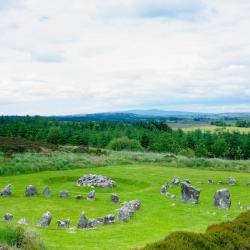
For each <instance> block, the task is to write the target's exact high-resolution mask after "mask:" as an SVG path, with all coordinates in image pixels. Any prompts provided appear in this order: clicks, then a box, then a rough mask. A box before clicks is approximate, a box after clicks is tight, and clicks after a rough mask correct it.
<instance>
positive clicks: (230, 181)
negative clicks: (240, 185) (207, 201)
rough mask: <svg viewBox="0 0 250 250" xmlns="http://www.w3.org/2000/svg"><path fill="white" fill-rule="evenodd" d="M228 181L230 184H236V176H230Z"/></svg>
mask: <svg viewBox="0 0 250 250" xmlns="http://www.w3.org/2000/svg"><path fill="white" fill-rule="evenodd" d="M227 183H228V184H229V185H235V184H236V180H235V179H234V178H232V177H229V178H228V179H227Z"/></svg>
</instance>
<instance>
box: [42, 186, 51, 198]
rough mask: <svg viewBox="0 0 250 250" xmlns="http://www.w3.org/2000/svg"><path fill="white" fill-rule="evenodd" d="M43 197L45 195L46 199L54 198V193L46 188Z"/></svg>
mask: <svg viewBox="0 0 250 250" xmlns="http://www.w3.org/2000/svg"><path fill="white" fill-rule="evenodd" d="M43 195H44V196H45V197H51V196H52V192H51V190H50V188H49V187H46V188H45V189H44V190H43Z"/></svg>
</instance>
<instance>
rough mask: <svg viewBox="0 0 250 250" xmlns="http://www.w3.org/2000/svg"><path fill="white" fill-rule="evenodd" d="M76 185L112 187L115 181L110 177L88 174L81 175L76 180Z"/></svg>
mask: <svg viewBox="0 0 250 250" xmlns="http://www.w3.org/2000/svg"><path fill="white" fill-rule="evenodd" d="M77 185H78V186H83V187H91V186H93V187H101V188H104V187H114V186H115V185H116V183H115V182H114V181H113V180H111V179H110V178H108V177H106V176H102V175H95V174H88V175H83V176H81V177H80V178H79V179H78V181H77Z"/></svg>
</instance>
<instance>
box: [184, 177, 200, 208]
mask: <svg viewBox="0 0 250 250" xmlns="http://www.w3.org/2000/svg"><path fill="white" fill-rule="evenodd" d="M199 197H200V190H199V189H197V188H195V187H193V186H192V185H191V184H190V183H187V182H185V181H184V182H182V183H181V198H182V200H183V201H186V202H191V203H193V204H196V203H198V202H199Z"/></svg>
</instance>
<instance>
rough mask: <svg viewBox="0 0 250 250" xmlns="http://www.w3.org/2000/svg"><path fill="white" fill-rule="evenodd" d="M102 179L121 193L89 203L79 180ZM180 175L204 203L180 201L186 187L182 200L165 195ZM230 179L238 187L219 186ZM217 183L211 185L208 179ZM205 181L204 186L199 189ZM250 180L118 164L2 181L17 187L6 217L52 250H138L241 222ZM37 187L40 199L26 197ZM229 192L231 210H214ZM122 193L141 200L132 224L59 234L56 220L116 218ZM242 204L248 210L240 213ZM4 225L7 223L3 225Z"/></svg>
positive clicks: (106, 191) (105, 192) (105, 193)
mask: <svg viewBox="0 0 250 250" xmlns="http://www.w3.org/2000/svg"><path fill="white" fill-rule="evenodd" d="M89 173H94V174H101V175H105V176H107V177H110V178H112V179H113V180H115V181H116V183H117V186H116V187H115V188H103V189H100V188H97V189H96V200H95V201H88V200H87V199H86V194H87V193H88V192H89V191H90V188H83V187H77V186H76V181H77V179H78V178H79V177H80V176H81V175H83V174H89ZM174 176H178V177H180V178H181V179H182V180H183V179H186V178H188V179H190V181H191V182H192V184H193V185H194V186H195V187H197V188H200V189H201V196H200V203H199V204H197V205H192V204H188V203H184V202H182V201H180V199H179V197H180V187H178V186H176V187H174V188H173V189H171V190H170V192H171V193H173V194H175V195H176V196H177V198H176V199H170V198H167V197H165V196H163V195H161V194H160V188H161V186H162V185H163V184H165V183H166V182H167V181H171V180H172V178H173V177H174ZM228 177H233V178H235V179H236V180H237V184H236V185H235V186H228V185H227V184H225V185H218V184H216V183H217V182H218V181H220V180H223V181H226V180H227V178H228ZM210 178H211V179H213V180H214V182H215V183H214V184H207V180H208V179H210ZM196 181H202V182H203V184H197V183H196ZM249 181H250V175H249V174H248V173H237V172H223V171H211V170H198V169H188V168H174V167H167V166H160V165H157V164H131V165H114V166H107V167H98V168H95V167H85V168H82V169H75V170H65V171H50V172H40V173H35V174H26V175H18V176H5V177H0V183H1V188H2V187H4V186H5V185H6V184H8V183H11V184H13V196H12V197H8V198H7V197H6V198H4V197H2V198H1V199H0V200H1V201H0V202H1V206H0V215H1V216H3V215H4V214H5V213H12V214H13V215H14V219H13V222H12V223H13V224H15V225H16V224H17V221H18V220H19V219H20V218H23V217H25V218H27V220H28V222H29V226H27V228H28V229H29V230H35V231H37V232H38V233H39V234H40V235H41V237H42V239H43V240H44V241H45V242H46V244H47V246H48V249H52V250H53V249H65V250H67V249H72V250H73V249H76V250H78V249H79V250H80V249H132V248H138V247H143V246H145V244H147V243H152V242H154V241H157V240H160V239H162V238H164V237H165V236H166V235H167V234H168V233H170V232H173V231H176V230H188V231H196V232H203V231H204V230H205V229H206V227H207V225H209V224H213V223H217V222H221V221H224V220H230V219H233V218H235V217H236V216H237V215H238V214H240V213H241V212H242V211H244V210H246V207H247V206H248V205H249V203H250V187H248V186H246V183H248V182H249ZM29 184H33V185H35V186H36V187H37V189H38V191H39V192H40V194H39V195H38V197H32V198H26V197H24V190H25V187H26V186H27V185H29ZM46 186H49V187H50V188H51V190H52V192H53V196H52V197H51V198H45V197H44V196H43V195H42V190H43V189H44V188H45V187H46ZM224 187H227V188H228V189H229V190H230V192H231V197H232V206H231V209H230V210H218V209H215V208H214V207H213V195H214V192H215V191H216V190H218V189H221V188H224ZM65 190H67V191H69V192H70V197H67V198H59V197H58V193H59V191H65ZM113 192H115V193H117V194H118V195H119V196H120V200H121V201H122V202H123V201H129V200H133V199H138V200H140V201H141V204H142V206H141V209H140V210H139V211H138V212H136V213H135V215H134V216H133V218H132V219H131V220H130V221H129V222H128V223H122V222H115V224H114V225H105V226H100V227H98V228H96V229H82V230H78V229H75V228H73V229H72V230H67V229H57V228H56V221H57V220H59V219H67V218H70V219H71V225H72V227H75V226H76V225H77V223H78V220H79V218H80V214H81V212H82V211H85V213H86V216H87V217H88V218H96V217H101V216H104V215H107V214H110V213H113V214H115V215H116V209H118V208H119V207H120V205H114V204H112V203H111V201H110V195H111V193H113ZM79 193H82V194H83V195H84V199H83V200H75V199H74V197H75V195H77V194H79ZM239 201H240V202H241V203H242V205H243V207H244V209H239V208H238V206H237V204H238V202H239ZM46 211H50V212H51V213H52V216H53V219H52V223H51V226H50V227H49V228H39V227H37V226H36V224H37V222H38V221H39V219H40V217H41V216H42V215H43V214H44V213H45V212H46ZM1 224H2V225H3V224H4V223H3V222H2V221H1V222H0V225H1Z"/></svg>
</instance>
